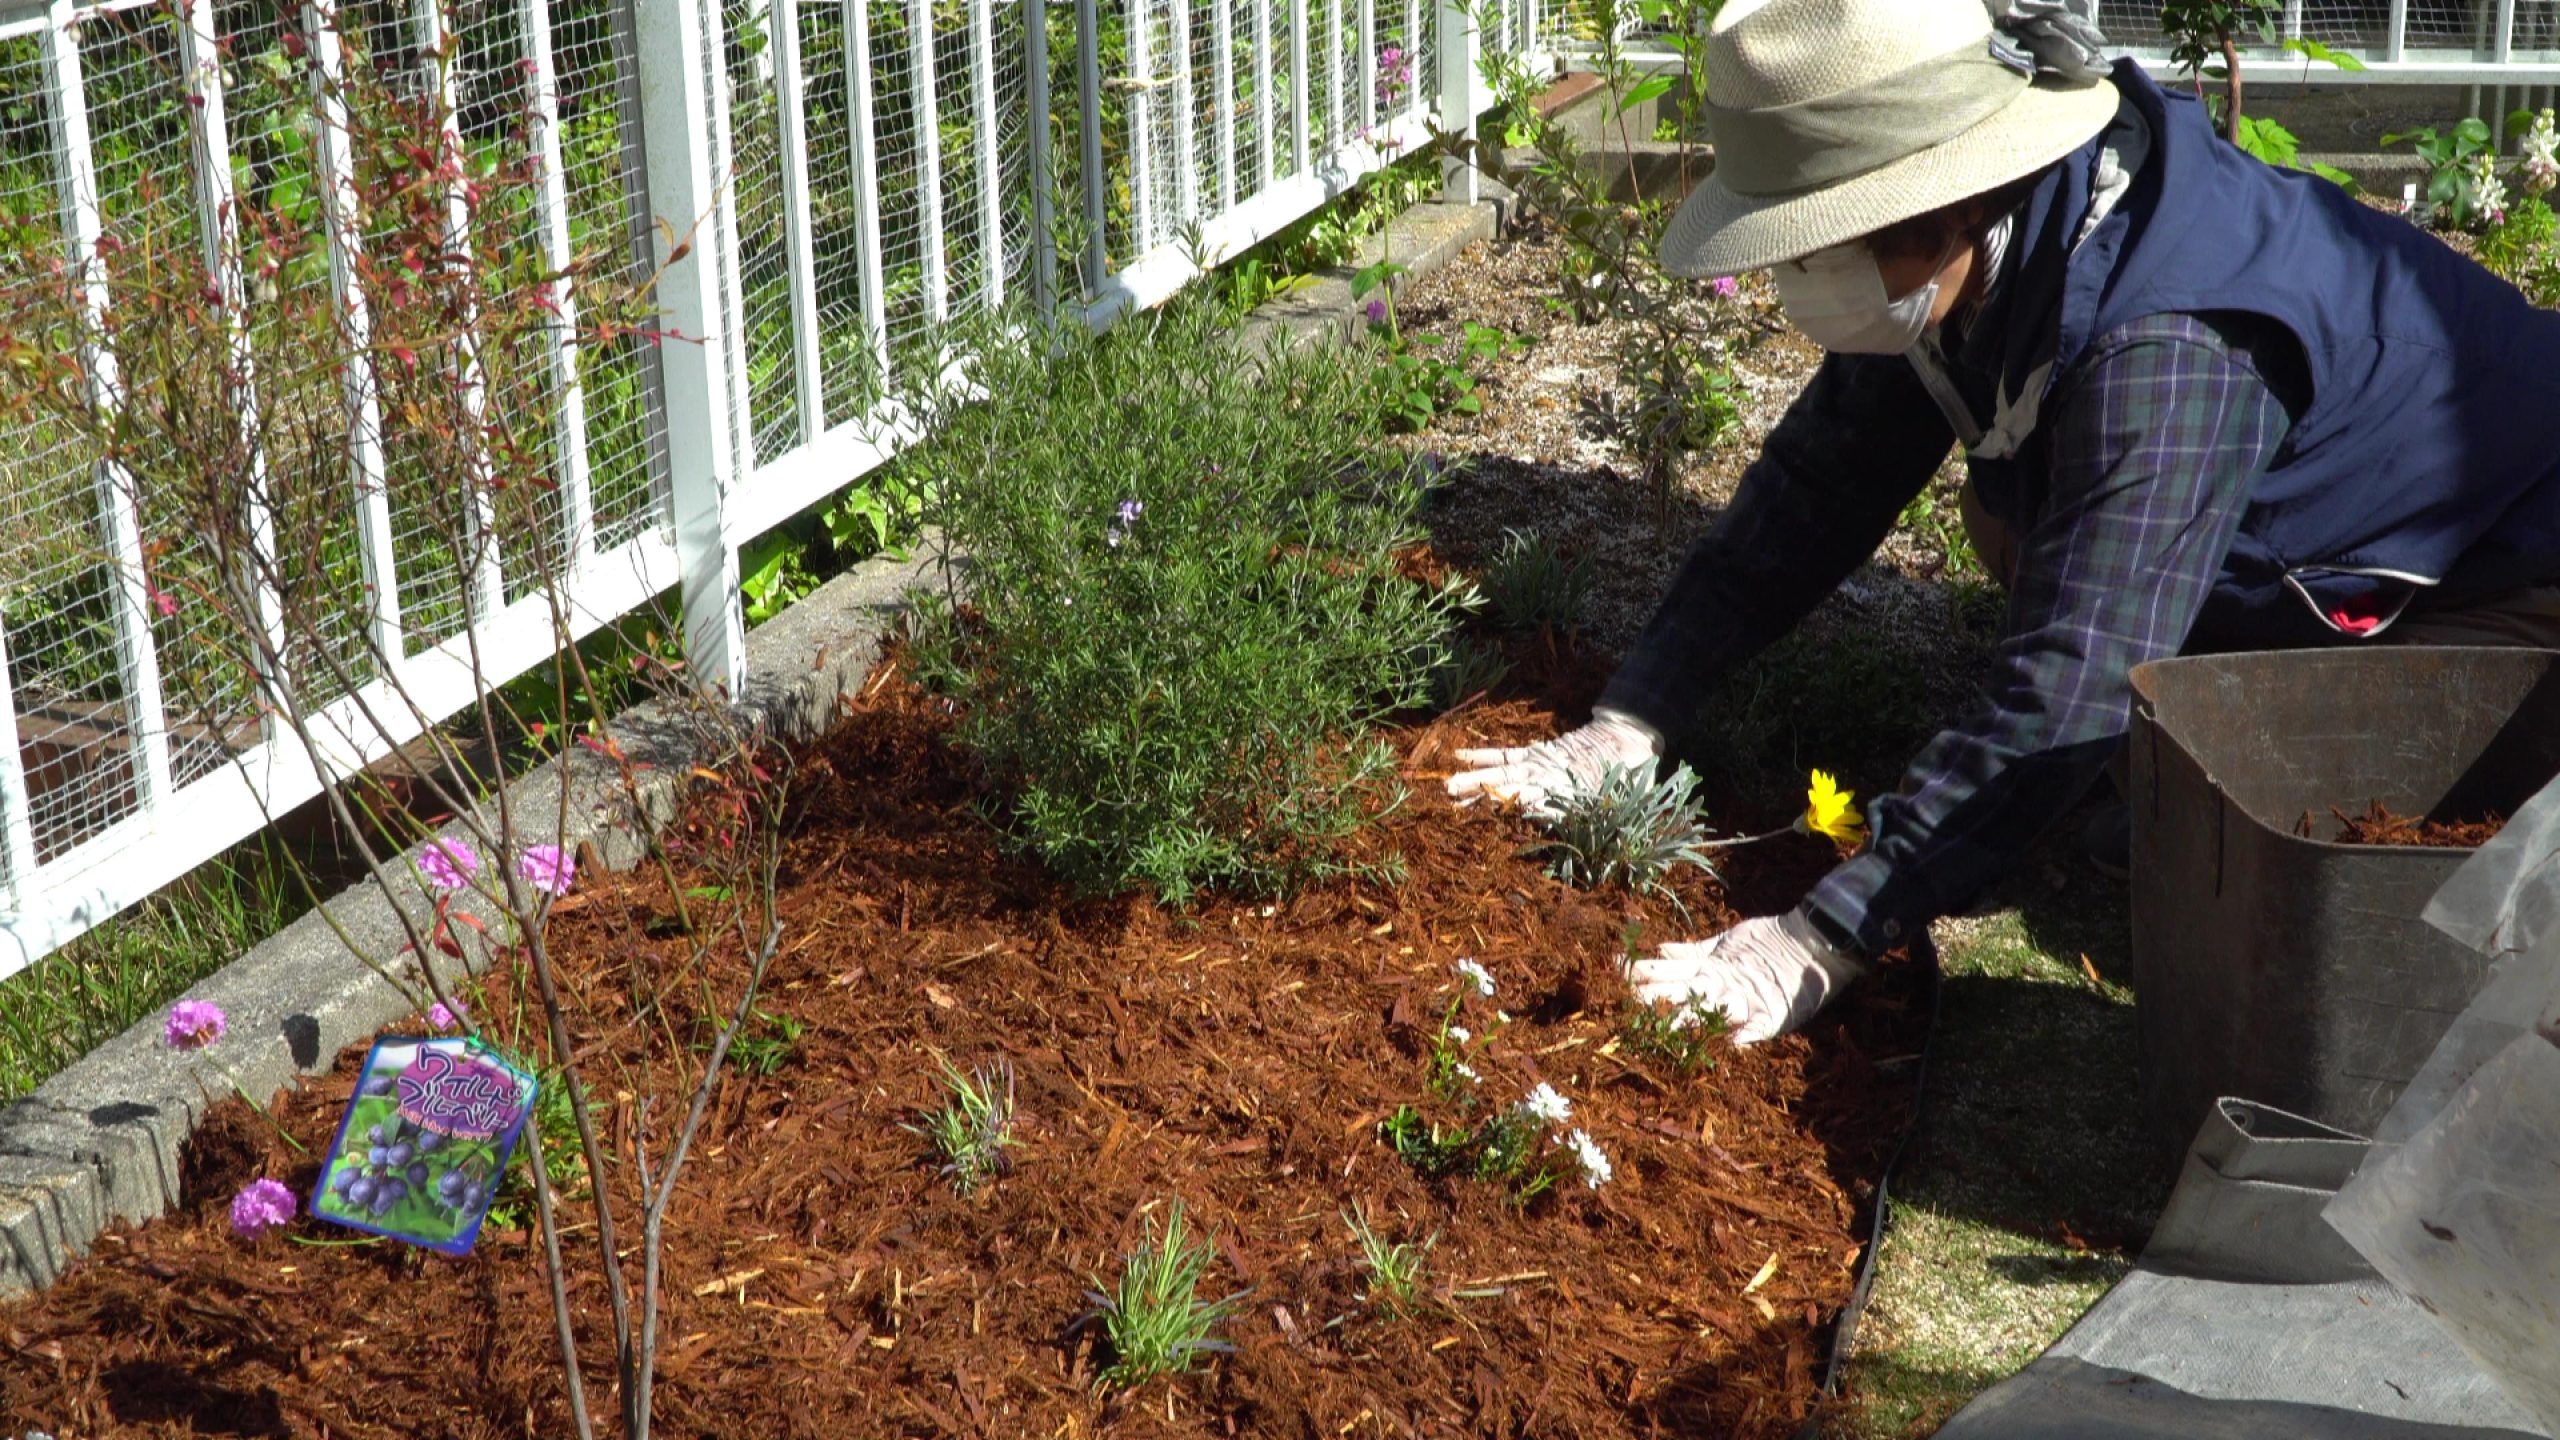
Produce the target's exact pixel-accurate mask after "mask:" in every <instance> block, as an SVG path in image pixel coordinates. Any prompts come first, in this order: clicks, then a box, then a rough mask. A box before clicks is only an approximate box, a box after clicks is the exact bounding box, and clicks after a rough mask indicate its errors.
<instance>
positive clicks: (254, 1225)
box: [231, 1177, 295, 1240]
mask: <svg viewBox="0 0 2560 1440" xmlns="http://www.w3.org/2000/svg"><path fill="white" fill-rule="evenodd" d="M294 1210H295V1206H294V1203H293V1192H292V1191H290V1190H287V1189H286V1188H284V1186H283V1185H281V1184H278V1183H277V1182H276V1181H273V1180H268V1179H265V1178H263V1177H262V1178H260V1179H256V1180H252V1181H250V1182H249V1183H248V1184H247V1185H245V1186H243V1187H241V1190H240V1193H239V1194H237V1195H234V1196H232V1197H231V1230H232V1233H233V1234H235V1235H238V1236H239V1237H240V1238H241V1239H243V1240H255V1239H257V1238H258V1237H259V1236H261V1235H264V1234H266V1233H267V1232H268V1231H270V1230H273V1229H275V1228H276V1227H277V1226H279V1225H282V1224H283V1223H284V1222H286V1221H287V1220H290V1219H292V1218H293V1215H294Z"/></svg>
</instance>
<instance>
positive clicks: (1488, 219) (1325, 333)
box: [1238, 180, 1512, 350]
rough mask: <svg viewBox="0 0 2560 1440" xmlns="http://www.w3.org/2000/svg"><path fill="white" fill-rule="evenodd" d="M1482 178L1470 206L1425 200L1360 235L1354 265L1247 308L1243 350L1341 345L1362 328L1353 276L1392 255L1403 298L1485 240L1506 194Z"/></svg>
mask: <svg viewBox="0 0 2560 1440" xmlns="http://www.w3.org/2000/svg"><path fill="white" fill-rule="evenodd" d="M1483 184H1484V189H1485V191H1486V197H1487V198H1486V199H1484V200H1482V201H1479V202H1478V203H1476V204H1473V205H1457V204H1452V203H1450V202H1448V201H1445V200H1426V201H1424V202H1422V203H1421V204H1419V205H1416V206H1414V207H1413V208H1412V209H1410V210H1407V211H1406V212H1405V213H1404V214H1402V215H1400V216H1398V217H1396V220H1395V223H1394V224H1392V225H1389V226H1388V227H1387V231H1386V233H1385V234H1383V235H1372V236H1370V237H1369V238H1368V239H1367V240H1365V241H1362V242H1361V245H1360V257H1359V261H1358V263H1357V264H1353V265H1345V266H1338V267H1336V268H1334V269H1331V270H1326V271H1322V272H1320V273H1319V274H1318V275H1317V276H1316V278H1315V281H1314V283H1312V284H1309V285H1302V286H1300V287H1299V288H1297V289H1296V290H1293V291H1291V292H1289V293H1288V294H1286V295H1283V296H1281V297H1280V298H1278V299H1276V300H1273V301H1271V302H1270V303H1268V304H1266V305H1264V306H1262V307H1261V308H1260V309H1258V310H1256V311H1254V312H1253V314H1252V315H1251V316H1250V317H1248V318H1247V319H1246V320H1245V322H1244V324H1243V325H1242V326H1240V327H1239V332H1238V333H1239V338H1240V340H1241V342H1242V343H1243V345H1244V346H1245V348H1246V349H1247V350H1257V349H1259V348H1260V347H1262V346H1266V345H1268V344H1270V343H1271V342H1272V341H1273V340H1275V339H1278V338H1280V337H1282V336H1287V337H1289V338H1290V339H1293V340H1332V341H1341V342H1344V343H1349V342H1352V341H1355V340H1358V339H1359V338H1361V336H1362V335H1363V333H1364V332H1365V331H1366V329H1367V317H1366V316H1365V315H1363V314H1362V311H1363V310H1365V309H1366V308H1367V306H1368V300H1367V298H1366V297H1354V296H1353V295H1352V293H1351V280H1352V277H1353V276H1354V275H1356V274H1357V273H1359V271H1360V270H1362V269H1364V268H1366V267H1368V266H1370V265H1375V264H1376V263H1378V262H1379V261H1380V260H1382V259H1385V258H1387V257H1388V256H1389V255H1390V254H1392V255H1393V257H1394V259H1395V262H1396V263H1397V264H1399V265H1402V266H1405V267H1406V269H1407V273H1405V274H1403V275H1398V276H1395V277H1393V278H1392V279H1390V280H1389V281H1388V284H1389V285H1390V286H1392V287H1393V288H1394V290H1395V293H1396V294H1397V295H1398V296H1402V295H1403V294H1404V292H1405V290H1406V288H1407V287H1408V286H1410V285H1411V284H1412V283H1413V282H1414V281H1415V280H1417V279H1419V278H1421V277H1422V276H1424V275H1428V274H1430V273H1431V272H1432V271H1434V270H1437V269H1439V268H1440V267H1441V266H1443V265H1446V264H1448V263H1449V262H1450V261H1452V260H1455V259H1457V258H1458V256H1459V255H1461V254H1463V253H1465V251H1466V248H1467V247H1468V246H1470V245H1473V244H1475V243H1476V242H1478V241H1480V240H1490V239H1492V238H1493V237H1494V235H1495V234H1496V233H1497V232H1498V231H1499V230H1500V229H1501V225H1502V222H1503V221H1504V220H1506V219H1508V218H1509V217H1508V210H1509V207H1510V205H1511V203H1512V202H1511V192H1510V191H1508V190H1505V189H1503V188H1501V187H1500V186H1499V185H1497V184H1495V183H1493V182H1492V181H1490V180H1487V181H1484V182H1483Z"/></svg>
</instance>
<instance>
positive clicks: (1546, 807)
mask: <svg viewBox="0 0 2560 1440" xmlns="http://www.w3.org/2000/svg"><path fill="white" fill-rule="evenodd" d="M1661 758H1662V735H1661V733H1660V732H1659V731H1657V730H1655V729H1654V728H1653V727H1652V726H1650V725H1647V724H1646V723H1644V722H1643V721H1641V720H1638V719H1637V718H1635V717H1634V716H1632V715H1628V714H1625V713H1623V712H1621V711H1617V710H1607V709H1594V710H1593V711H1592V712H1591V723H1589V724H1587V725H1584V726H1582V727H1581V728H1580V729H1576V730H1568V731H1566V732H1565V733H1564V734H1562V735H1559V736H1557V737H1556V738H1554V739H1553V740H1541V741H1539V742H1538V743H1537V744H1535V745H1517V746H1512V747H1509V748H1506V749H1499V750H1461V751H1459V752H1458V763H1459V764H1461V765H1464V766H1467V767H1469V768H1467V769H1464V770H1461V771H1459V772H1458V773H1457V774H1455V775H1452V776H1450V777H1449V778H1448V780H1447V782H1446V784H1447V786H1448V789H1449V793H1450V794H1451V795H1452V796H1454V797H1456V799H1457V801H1458V803H1459V804H1461V805H1472V804H1474V803H1475V802H1476V801H1477V800H1478V799H1480V798H1482V797H1484V796H1487V795H1490V796H1492V797H1493V798H1494V799H1496V800H1508V801H1511V802H1513V803H1514V804H1518V805H1523V806H1526V807H1528V811H1529V813H1530V814H1531V815H1534V816H1537V817H1538V818H1540V819H1553V818H1554V817H1555V807H1554V806H1553V805H1552V804H1550V803H1549V802H1550V801H1552V800H1553V799H1554V798H1555V797H1557V796H1559V795H1562V794H1565V793H1566V792H1568V791H1572V790H1576V789H1588V788H1590V787H1591V786H1593V785H1596V784H1598V783H1599V782H1600V778H1601V777H1602V776H1603V775H1606V774H1607V773H1608V772H1609V771H1610V769H1611V768H1613V767H1614V768H1619V769H1624V768H1626V767H1627V766H1630V765H1645V766H1650V765H1652V764H1653V763H1654V762H1655V761H1657V760H1659V759H1661Z"/></svg>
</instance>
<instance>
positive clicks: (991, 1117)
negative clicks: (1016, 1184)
mask: <svg viewBox="0 0 2560 1440" xmlns="http://www.w3.org/2000/svg"><path fill="white" fill-rule="evenodd" d="M935 1059H936V1061H937V1063H939V1064H940V1065H941V1067H942V1085H943V1089H944V1090H946V1091H948V1092H949V1093H950V1096H951V1101H950V1103H949V1104H947V1105H944V1106H943V1107H942V1108H941V1109H939V1110H936V1111H934V1112H933V1113H932V1114H930V1115H928V1116H926V1117H925V1123H923V1124H922V1125H909V1126H907V1127H906V1128H907V1129H908V1130H909V1131H911V1132H913V1133H915V1134H918V1135H922V1136H923V1137H925V1138H926V1139H927V1140H929V1141H931V1142H933V1149H934V1153H935V1154H937V1155H939V1156H941V1157H942V1161H943V1165H942V1173H943V1174H945V1175H948V1176H950V1177H951V1188H952V1189H953V1190H956V1191H958V1192H959V1193H960V1194H962V1195H967V1194H969V1193H971V1192H973V1191H975V1190H976V1189H977V1188H978V1187H979V1186H980V1185H981V1184H984V1183H985V1182H986V1181H988V1180H991V1179H993V1178H995V1177H996V1176H998V1175H1001V1174H1003V1173H1004V1172H1005V1170H1006V1169H1007V1168H1008V1167H1009V1166H1010V1165H1011V1163H1012V1162H1011V1161H1010V1160H1008V1159H1007V1158H1006V1156H1005V1153H1004V1152H1005V1150H1006V1148H1007V1147H1009V1146H1011V1145H1013V1144H1014V1143H1015V1138H1014V1133H1013V1121H1014V1107H1013V1062H1012V1061H1011V1060H1008V1059H1004V1058H1002V1057H999V1058H998V1059H997V1060H996V1062H995V1063H994V1064H993V1065H992V1066H980V1067H979V1068H977V1069H976V1070H973V1071H971V1072H970V1073H969V1074H967V1075H963V1074H961V1073H960V1072H959V1070H958V1069H956V1068H955V1067H954V1066H953V1065H952V1063H951V1062H950V1060H949V1059H947V1058H944V1057H941V1056H936V1057H935Z"/></svg>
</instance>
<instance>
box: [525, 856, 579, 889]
mask: <svg viewBox="0 0 2560 1440" xmlns="http://www.w3.org/2000/svg"><path fill="white" fill-rule="evenodd" d="M516 873H517V874H518V875H521V876H523V877H524V878H525V883H527V884H529V885H531V886H532V887H533V888H534V889H536V890H539V891H541V892H542V893H544V894H545V895H550V896H555V897H556V896H561V895H566V894H568V893H569V885H570V882H572V881H574V880H576V879H577V877H578V862H577V861H576V860H575V859H573V858H572V857H570V856H569V855H567V854H566V853H564V852H563V851H562V850H561V849H560V847H559V846H557V845H531V846H527V847H526V848H525V852H524V854H522V855H520V856H518V857H516Z"/></svg>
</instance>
